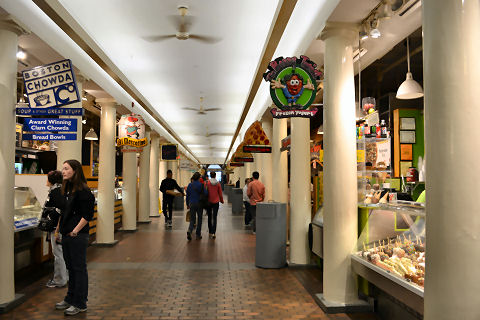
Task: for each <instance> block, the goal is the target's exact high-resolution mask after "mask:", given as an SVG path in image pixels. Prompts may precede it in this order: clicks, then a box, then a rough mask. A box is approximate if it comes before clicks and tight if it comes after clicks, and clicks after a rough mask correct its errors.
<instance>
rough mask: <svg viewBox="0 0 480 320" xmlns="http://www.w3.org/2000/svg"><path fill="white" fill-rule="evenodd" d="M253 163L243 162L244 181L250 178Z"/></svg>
mask: <svg viewBox="0 0 480 320" xmlns="http://www.w3.org/2000/svg"><path fill="white" fill-rule="evenodd" d="M252 167H253V162H245V179H246V178H251V177H252V172H253V170H252Z"/></svg>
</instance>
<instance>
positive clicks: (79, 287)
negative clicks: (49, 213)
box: [55, 160, 95, 315]
mask: <svg viewBox="0 0 480 320" xmlns="http://www.w3.org/2000/svg"><path fill="white" fill-rule="evenodd" d="M62 174H63V185H62V193H63V195H64V196H65V200H66V203H65V210H64V212H63V214H62V216H61V218H60V222H59V225H58V227H57V229H59V231H60V233H61V234H62V246H63V257H64V259H65V264H66V266H67V270H68V274H69V281H68V291H67V295H66V296H65V298H64V299H63V301H62V302H59V303H57V304H56V305H55V308H56V309H57V310H65V311H64V312H65V315H75V314H77V313H79V312H84V311H87V296H88V274H87V246H88V235H89V221H90V220H92V218H93V208H94V206H95V197H94V196H93V194H92V192H91V191H90V189H89V188H88V186H87V180H86V179H85V176H84V174H83V170H82V165H81V164H80V162H78V161H77V160H67V161H65V162H64V163H63V168H62ZM57 231H58V230H57Z"/></svg>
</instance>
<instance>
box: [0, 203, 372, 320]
mask: <svg viewBox="0 0 480 320" xmlns="http://www.w3.org/2000/svg"><path fill="white" fill-rule="evenodd" d="M203 223H204V224H203V228H202V229H203V239H202V240H195V238H194V240H192V241H191V242H190V243H188V242H187V240H186V228H187V226H186V222H185V218H184V213H183V212H180V211H179V212H175V213H174V221H173V229H172V230H166V229H165V228H164V220H163V218H154V219H153V222H152V223H151V224H148V225H139V230H138V232H136V233H126V234H122V233H119V232H118V233H117V234H116V235H115V236H116V238H118V240H120V242H119V244H118V245H116V246H115V247H113V248H94V247H90V248H89V249H88V269H89V283H90V286H89V302H88V311H87V312H86V313H84V314H80V315H77V316H75V317H74V318H81V319H202V320H203V319H275V320H280V319H375V317H374V316H372V315H345V314H342V315H325V314H324V313H323V312H322V311H321V309H320V308H319V307H318V306H317V304H316V303H315V302H314V300H313V298H312V297H311V295H310V294H309V291H312V293H313V292H319V291H320V290H321V283H320V281H319V280H318V279H320V278H321V274H320V273H319V271H318V269H310V270H309V269H300V270H298V269H288V268H284V269H280V270H265V269H258V268H256V267H255V266H254V259H255V236H254V235H252V234H251V232H250V231H249V230H245V228H244V227H243V218H242V217H241V216H232V214H231V205H223V206H221V208H220V212H219V225H218V232H217V239H216V240H212V239H208V231H207V219H206V217H204V220H203ZM47 280H48V278H47V277H44V278H42V279H41V280H39V281H37V282H35V283H34V284H32V285H31V286H29V287H28V288H26V290H24V292H25V293H26V294H27V296H28V300H27V301H26V302H25V303H24V304H23V305H21V306H20V307H18V308H17V309H15V310H14V311H11V312H10V313H7V314H5V315H3V316H0V319H63V318H64V315H63V312H61V311H55V310H54V304H55V302H59V301H61V300H62V299H63V296H64V294H65V289H49V288H46V287H45V286H44V284H45V283H46V281H47ZM302 283H303V284H302Z"/></svg>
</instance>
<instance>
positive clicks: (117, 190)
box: [90, 187, 123, 203]
mask: <svg viewBox="0 0 480 320" xmlns="http://www.w3.org/2000/svg"><path fill="white" fill-rule="evenodd" d="M90 190H92V193H93V195H94V196H95V203H97V200H98V189H96V188H90ZM113 192H114V200H115V201H117V200H122V199H123V197H122V188H121V187H120V188H115V189H113Z"/></svg>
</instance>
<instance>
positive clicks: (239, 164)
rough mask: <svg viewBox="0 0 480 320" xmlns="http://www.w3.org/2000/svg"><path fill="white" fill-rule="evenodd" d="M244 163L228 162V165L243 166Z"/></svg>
mask: <svg viewBox="0 0 480 320" xmlns="http://www.w3.org/2000/svg"><path fill="white" fill-rule="evenodd" d="M244 165H245V164H244V163H243V162H230V167H243V166H244Z"/></svg>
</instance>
